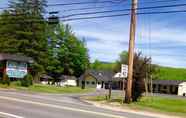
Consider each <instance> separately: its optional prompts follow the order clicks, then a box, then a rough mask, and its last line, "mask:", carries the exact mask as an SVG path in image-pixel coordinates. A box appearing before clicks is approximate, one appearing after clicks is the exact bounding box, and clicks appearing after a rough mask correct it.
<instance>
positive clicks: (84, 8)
mask: <svg viewBox="0 0 186 118" xmlns="http://www.w3.org/2000/svg"><path fill="white" fill-rule="evenodd" d="M175 1H176V2H178V1H182V0H156V1H150V2H149V1H148V2H139V4H142V3H143V4H149V3H157V2H162V3H163V2H175ZM122 3H124V2H122ZM117 5H118V4H117ZM120 5H121V4H120ZM125 5H130V4H125ZM112 6H114V5H109V6H98V7H83V8H75V9H66V10H62V12H71V11H80V10H91V9H98V8H109V7H112Z"/></svg>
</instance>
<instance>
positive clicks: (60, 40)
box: [47, 24, 89, 78]
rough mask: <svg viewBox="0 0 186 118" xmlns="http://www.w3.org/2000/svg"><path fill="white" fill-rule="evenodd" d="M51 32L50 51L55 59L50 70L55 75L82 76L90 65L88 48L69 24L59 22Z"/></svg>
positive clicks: (51, 62) (50, 64)
mask: <svg viewBox="0 0 186 118" xmlns="http://www.w3.org/2000/svg"><path fill="white" fill-rule="evenodd" d="M54 29H55V30H53V31H51V32H50V36H49V37H50V38H49V52H50V55H51V56H50V57H51V58H53V61H50V62H49V66H48V68H47V69H48V72H50V73H52V75H53V77H54V78H55V77H58V76H59V75H61V74H66V75H75V76H77V77H78V76H80V75H81V74H82V73H84V71H85V70H86V69H87V68H88V66H89V58H88V50H87V48H86V47H85V44H84V42H83V41H81V40H79V39H78V38H77V37H76V36H75V35H74V33H73V32H72V30H71V28H70V26H69V25H63V24H59V25H58V26H56V27H55V28H54Z"/></svg>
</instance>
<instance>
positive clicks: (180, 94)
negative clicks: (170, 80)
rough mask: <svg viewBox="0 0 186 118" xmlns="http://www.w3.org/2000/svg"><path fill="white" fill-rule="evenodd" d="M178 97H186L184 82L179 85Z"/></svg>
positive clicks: (185, 83)
mask: <svg viewBox="0 0 186 118" xmlns="http://www.w3.org/2000/svg"><path fill="white" fill-rule="evenodd" d="M178 95H179V96H186V82H182V83H180V84H179V85H178Z"/></svg>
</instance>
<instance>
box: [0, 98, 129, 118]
mask: <svg viewBox="0 0 186 118" xmlns="http://www.w3.org/2000/svg"><path fill="white" fill-rule="evenodd" d="M0 99H4V100H11V101H16V102H22V103H29V104H34V105H40V106H45V107H52V108H57V109H64V110H69V111H76V112H83V113H90V114H96V115H100V116H105V117H111V118H127V117H124V116H119V115H113V114H107V113H101V112H95V111H88V110H83V109H76V108H71V107H64V106H58V105H53V104H46V103H41V102H34V101H28V100H22V99H17V98H11V97H4V96H0Z"/></svg>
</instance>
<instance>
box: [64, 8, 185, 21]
mask: <svg viewBox="0 0 186 118" xmlns="http://www.w3.org/2000/svg"><path fill="white" fill-rule="evenodd" d="M185 12H186V10H176V11H163V12H139V13H137V15H147V14H168V13H185ZM128 15H130V13H125V14H115V15H102V16H93V17H92V16H90V17H78V18H69V19H64V20H61V21H63V22H67V21H75V20H86V19H100V18H109V17H120V16H128Z"/></svg>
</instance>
